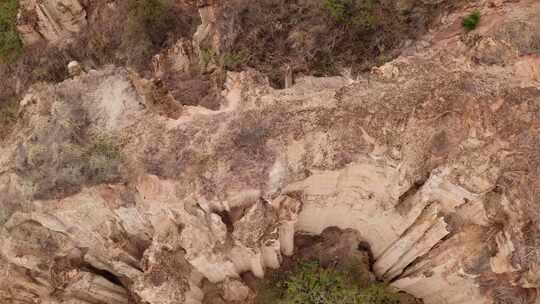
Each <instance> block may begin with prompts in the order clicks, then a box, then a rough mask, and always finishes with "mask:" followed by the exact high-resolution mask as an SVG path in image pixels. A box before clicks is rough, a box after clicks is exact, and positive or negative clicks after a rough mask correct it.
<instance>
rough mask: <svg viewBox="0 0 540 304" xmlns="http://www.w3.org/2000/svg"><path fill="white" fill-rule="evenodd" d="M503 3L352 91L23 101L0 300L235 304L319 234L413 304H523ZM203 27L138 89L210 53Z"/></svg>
mask: <svg viewBox="0 0 540 304" xmlns="http://www.w3.org/2000/svg"><path fill="white" fill-rule="evenodd" d="M503 2H504V1H499V2H497V1H494V2H492V3H491V4H490V3H485V5H484V4H479V5H480V6H479V7H478V8H479V9H481V10H482V14H483V18H484V19H483V21H482V24H481V26H480V27H479V28H478V29H477V30H475V31H473V32H470V33H467V34H463V33H462V32H461V30H460V28H459V27H460V20H461V19H460V18H461V16H462V14H461V15H460V13H459V12H456V13H454V14H450V15H448V16H446V17H445V18H443V19H442V20H440V22H439V25H438V26H437V27H436V30H433V31H432V32H430V33H428V34H427V35H426V36H425V37H423V39H422V40H420V41H418V42H416V43H414V44H412V45H411V46H409V47H408V48H407V49H404V50H403V55H401V56H400V57H399V58H397V59H396V60H394V61H392V62H390V63H387V64H385V65H383V66H381V67H379V68H376V69H374V70H373V71H372V73H370V74H367V75H360V76H358V77H356V78H352V77H345V76H342V77H326V78H315V77H302V78H299V79H296V83H295V84H294V86H292V87H290V88H287V89H283V90H276V89H273V88H272V87H271V86H270V85H269V83H268V80H267V78H266V77H264V76H263V75H261V74H260V73H258V72H256V71H244V72H240V73H232V72H230V73H228V74H227V80H226V82H225V89H224V90H223V91H222V92H221V98H219V99H217V100H218V103H219V104H218V105H216V106H215V107H214V108H215V110H211V109H209V108H208V107H201V106H182V105H179V104H180V103H178V102H176V101H175V100H174V97H172V96H170V95H169V96H168V97H167V99H163V100H165V101H163V102H162V103H156V96H155V94H156V92H155V90H154V89H155V84H154V83H153V82H150V81H148V80H145V79H142V78H141V77H140V76H139V75H138V74H136V73H135V72H133V71H130V70H127V69H124V68H117V67H112V66H111V67H106V68H103V69H100V70H97V71H96V70H91V71H88V72H83V73H82V74H81V75H78V76H74V77H72V78H71V79H68V80H65V81H64V82H61V83H58V84H39V85H35V86H33V87H32V88H31V89H30V90H29V92H28V93H27V94H26V96H25V97H24V99H23V100H22V101H21V107H20V110H19V119H18V122H17V125H16V126H15V130H16V131H14V132H13V133H12V134H11V135H10V136H9V137H8V138H6V140H5V141H4V142H3V144H2V145H1V146H0V204H1V205H2V210H0V212H1V213H0V220H1V221H0V223H2V227H1V232H0V273H2V276H0V299H1V300H2V302H3V303H4V302H5V303H151V304H154V303H155V304H158V303H159V304H162V303H202V302H203V301H204V298H205V289H204V288H203V286H204V285H205V284H214V285H215V286H216V288H218V289H219V290H221V291H222V294H223V295H224V300H226V301H229V302H234V301H236V302H249V301H252V300H253V291H251V290H250V289H249V288H248V287H247V286H246V285H245V284H244V283H243V281H242V279H241V277H240V274H242V273H244V272H247V271H249V272H252V273H253V274H254V275H256V276H258V277H263V276H264V274H265V271H266V270H265V269H268V268H279V266H280V262H281V260H282V256H283V255H285V256H290V255H293V254H294V253H295V252H294V239H295V238H294V236H295V233H311V234H319V233H321V232H322V231H323V230H324V229H325V228H327V227H332V226H337V227H339V228H342V229H346V228H350V229H352V230H353V231H356V233H357V234H358V235H359V238H362V239H363V240H364V241H366V242H367V243H369V244H370V246H371V250H372V253H373V257H374V259H375V263H374V267H373V270H374V272H375V274H376V275H377V277H378V278H380V279H382V280H384V281H387V282H390V283H391V285H392V286H393V287H395V288H396V289H399V290H403V291H406V292H408V293H410V294H412V295H415V296H416V297H418V298H422V299H423V300H424V301H425V303H433V304H435V303H437V304H438V303H446V304H454V303H456V304H457V303H478V304H484V303H485V304H487V303H537V302H538V301H540V300H539V299H540V295H537V294H538V291H539V288H540V251H539V248H540V247H539V246H540V213H539V211H538V210H540V209H539V205H538V201H539V199H540V197H539V195H540V182H539V181H540V178H539V177H540V169H539V168H540V151H539V149H540V146H539V143H540V82H539V81H540V72H539V71H540V57H538V52H539V51H540V45H539V44H538V41H540V40H539V38H540V37H539V36H538V35H539V33H540V3H538V2H535V1H521V2H512V3H503ZM202 13H203V16H202V20H203V21H204V20H207V21H208V20H210V22H203V24H202V25H201V27H199V31H197V32H196V34H195V39H194V40H195V42H194V44H193V45H194V46H195V49H194V50H192V51H189V50H188V49H185V48H183V46H182V43H179V44H177V45H176V46H175V48H173V49H172V50H169V51H167V52H166V53H165V54H163V55H161V57H159V56H158V57H156V58H155V65H156V68H155V73H156V75H159V63H160V60H163V59H162V58H163V56H165V57H167V56H169V57H170V58H172V59H175V60H176V61H175V62H176V63H177V65H175V68H176V69H178V70H181V69H182V67H184V66H186V65H185V64H186V62H191V60H192V59H191V58H189V56H190V55H189V54H196V53H197V52H200V44H201V43H203V42H202V41H218V40H219V37H217V36H216V35H219V33H218V31H215V29H214V28H213V26H215V24H213V23H212V17H211V16H212V14H211V11H210V9H209V8H205V9H202ZM171 107H172V108H173V109H174V113H175V114H174V115H170V112H171V111H170V109H171ZM164 109H165V110H164ZM167 109H169V110H167Z"/></svg>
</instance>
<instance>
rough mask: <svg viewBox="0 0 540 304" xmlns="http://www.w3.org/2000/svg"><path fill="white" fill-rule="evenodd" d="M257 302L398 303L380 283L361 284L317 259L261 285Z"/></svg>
mask: <svg viewBox="0 0 540 304" xmlns="http://www.w3.org/2000/svg"><path fill="white" fill-rule="evenodd" d="M258 300H259V303H261V304H336V303H340V304H399V303H400V301H399V298H398V297H397V296H396V294H393V293H391V292H389V291H388V290H387V289H386V286H385V285H384V284H381V283H372V284H370V285H369V286H365V287H362V286H361V285H360V284H359V282H357V281H356V279H355V276H354V275H353V274H352V273H350V272H347V271H345V270H338V269H335V268H324V267H322V266H320V265H319V263H318V262H315V261H308V262H303V263H302V264H300V265H299V266H298V267H297V268H296V269H295V270H293V271H292V272H291V273H289V274H288V275H285V276H284V277H282V278H280V279H278V280H275V281H274V282H272V283H270V284H268V285H266V286H264V288H262V289H261V290H260V292H259V299H258Z"/></svg>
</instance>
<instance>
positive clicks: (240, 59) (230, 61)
mask: <svg viewBox="0 0 540 304" xmlns="http://www.w3.org/2000/svg"><path fill="white" fill-rule="evenodd" d="M245 61H246V56H245V55H244V53H243V52H238V53H225V55H223V68H224V69H226V70H234V69H236V68H238V67H239V66H240V65H241V64H242V63H244V62H245Z"/></svg>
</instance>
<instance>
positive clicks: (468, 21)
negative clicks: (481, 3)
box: [462, 11, 480, 31]
mask: <svg viewBox="0 0 540 304" xmlns="http://www.w3.org/2000/svg"><path fill="white" fill-rule="evenodd" d="M479 22H480V12H479V11H474V12H472V13H471V14H469V16H467V17H465V18H463V22H462V25H463V27H464V28H466V29H467V30H469V31H471V30H474V29H475V28H476V26H477V25H478V23H479Z"/></svg>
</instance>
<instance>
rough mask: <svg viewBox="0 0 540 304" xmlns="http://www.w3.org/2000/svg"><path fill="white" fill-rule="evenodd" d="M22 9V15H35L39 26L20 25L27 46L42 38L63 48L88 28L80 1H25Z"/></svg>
mask: <svg viewBox="0 0 540 304" xmlns="http://www.w3.org/2000/svg"><path fill="white" fill-rule="evenodd" d="M20 7H21V8H20V11H21V13H22V15H25V14H28V15H35V16H36V18H37V24H24V23H22V24H21V23H20V24H19V25H18V29H19V31H20V32H21V38H22V40H23V41H24V43H25V44H26V45H31V44H34V43H36V42H37V41H39V40H41V39H39V38H42V39H44V40H45V41H46V42H47V43H50V44H51V45H58V46H63V45H66V44H67V43H69V40H70V39H71V38H73V37H74V36H76V35H77V34H79V33H80V32H81V31H82V30H83V29H84V28H85V27H86V11H85V10H84V8H83V6H82V5H81V3H80V2H79V1H78V0H46V1H36V0H23V1H20ZM22 19H23V20H26V19H29V20H32V19H31V18H24V17H23V18H22Z"/></svg>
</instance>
